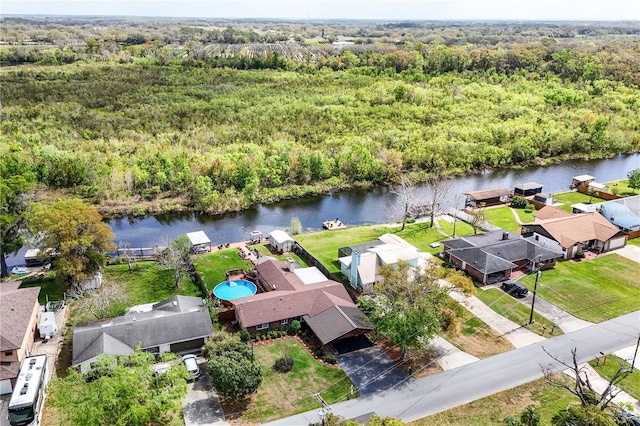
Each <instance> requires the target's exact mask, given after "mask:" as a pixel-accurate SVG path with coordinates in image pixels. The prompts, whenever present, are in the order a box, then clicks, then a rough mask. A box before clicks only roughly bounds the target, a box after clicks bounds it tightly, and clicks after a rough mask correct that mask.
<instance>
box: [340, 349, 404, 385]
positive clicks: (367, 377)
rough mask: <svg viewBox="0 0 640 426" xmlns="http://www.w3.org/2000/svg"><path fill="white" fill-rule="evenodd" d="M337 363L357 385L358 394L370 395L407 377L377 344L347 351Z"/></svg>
mask: <svg viewBox="0 0 640 426" xmlns="http://www.w3.org/2000/svg"><path fill="white" fill-rule="evenodd" d="M336 358H337V359H338V364H340V367H341V368H342V369H343V370H344V372H345V373H347V376H349V378H350V379H351V381H352V382H353V383H355V385H356V386H357V387H358V390H359V391H360V395H371V394H373V393H376V392H380V391H382V390H385V389H389V388H390V387H392V386H395V385H397V384H398V383H400V382H402V381H404V380H406V379H407V374H406V373H405V372H404V371H402V369H401V368H400V367H398V366H397V365H396V363H395V362H393V360H392V359H391V358H389V355H387V353H386V352H385V351H384V350H383V349H382V348H381V347H379V346H375V345H374V346H371V347H368V348H364V349H358V350H355V351H352V352H347V353H344V354H341V355H338V356H337V357H336Z"/></svg>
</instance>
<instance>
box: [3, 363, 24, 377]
mask: <svg viewBox="0 0 640 426" xmlns="http://www.w3.org/2000/svg"><path fill="white" fill-rule="evenodd" d="M19 373H20V363H19V362H18V361H14V362H3V363H2V364H0V380H6V379H14V378H16V377H18V374H19Z"/></svg>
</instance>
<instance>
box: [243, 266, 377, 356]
mask: <svg viewBox="0 0 640 426" xmlns="http://www.w3.org/2000/svg"><path fill="white" fill-rule="evenodd" d="M254 273H255V277H256V280H257V284H258V286H259V287H261V288H263V289H265V291H264V292H262V293H258V294H254V295H252V296H247V297H242V298H238V299H234V300H232V301H231V303H232V304H233V305H234V307H235V318H236V320H237V321H238V324H239V325H240V327H241V328H243V329H245V330H247V331H248V332H250V333H256V332H259V331H261V330H269V329H273V328H280V327H287V326H288V325H289V324H290V323H291V322H292V321H294V320H298V321H301V322H305V323H306V324H307V325H308V326H309V328H310V329H311V330H312V331H313V332H314V334H315V335H316V336H317V337H318V338H319V339H320V341H321V342H322V343H323V344H328V343H331V342H332V341H334V340H338V339H343V338H347V337H352V336H356V335H360V334H364V333H367V332H369V331H371V330H372V326H371V325H369V324H368V323H366V322H365V318H364V314H363V313H362V312H361V311H360V309H358V307H357V306H356V304H355V303H354V302H353V300H352V299H351V297H350V296H349V293H347V290H346V289H345V288H344V285H342V284H341V283H339V282H337V281H333V280H329V279H327V277H325V276H324V274H322V272H320V271H319V270H318V269H317V268H316V267H310V268H296V267H295V264H294V262H287V263H285V262H282V261H280V260H277V259H275V258H273V257H271V256H264V257H261V258H260V259H259V260H258V263H257V264H256V267H255V269H254Z"/></svg>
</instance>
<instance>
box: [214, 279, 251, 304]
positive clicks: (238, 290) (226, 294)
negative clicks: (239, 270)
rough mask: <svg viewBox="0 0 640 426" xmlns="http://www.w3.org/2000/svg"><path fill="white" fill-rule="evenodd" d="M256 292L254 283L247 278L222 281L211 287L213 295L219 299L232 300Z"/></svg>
mask: <svg viewBox="0 0 640 426" xmlns="http://www.w3.org/2000/svg"><path fill="white" fill-rule="evenodd" d="M253 294H256V285H255V284H254V283H252V282H250V281H247V280H233V281H223V282H221V283H220V284H218V285H217V286H216V287H215V288H214V289H213V295H214V296H216V297H217V298H218V299H221V300H233V299H238V298H240V297H247V296H251V295H253Z"/></svg>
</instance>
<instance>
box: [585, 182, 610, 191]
mask: <svg viewBox="0 0 640 426" xmlns="http://www.w3.org/2000/svg"><path fill="white" fill-rule="evenodd" d="M589 188H595V189H600V190H606V189H607V185H605V184H604V183H598V182H591V183H589Z"/></svg>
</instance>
